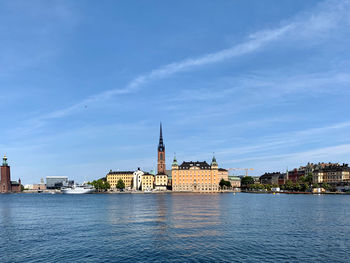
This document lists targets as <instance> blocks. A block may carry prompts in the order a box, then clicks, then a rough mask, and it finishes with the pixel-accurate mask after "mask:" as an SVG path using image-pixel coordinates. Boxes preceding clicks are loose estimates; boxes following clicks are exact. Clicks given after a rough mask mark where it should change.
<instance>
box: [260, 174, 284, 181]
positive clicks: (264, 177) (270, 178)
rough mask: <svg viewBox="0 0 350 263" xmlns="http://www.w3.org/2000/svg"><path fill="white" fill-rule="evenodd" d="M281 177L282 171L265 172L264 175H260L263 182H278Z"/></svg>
mask: <svg viewBox="0 0 350 263" xmlns="http://www.w3.org/2000/svg"><path fill="white" fill-rule="evenodd" d="M280 177H281V173H280V172H275V173H264V174H263V175H262V176H260V178H259V181H260V183H261V184H278V180H279V178H280ZM283 184H284V183H283Z"/></svg>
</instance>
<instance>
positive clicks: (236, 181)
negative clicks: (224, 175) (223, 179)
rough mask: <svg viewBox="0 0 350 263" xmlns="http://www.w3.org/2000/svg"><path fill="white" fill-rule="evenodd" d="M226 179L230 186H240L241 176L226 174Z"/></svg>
mask: <svg viewBox="0 0 350 263" xmlns="http://www.w3.org/2000/svg"><path fill="white" fill-rule="evenodd" d="M228 180H229V181H230V183H231V187H232V188H239V187H241V178H239V176H230V175H229V176H228Z"/></svg>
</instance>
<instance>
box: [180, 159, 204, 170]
mask: <svg viewBox="0 0 350 263" xmlns="http://www.w3.org/2000/svg"><path fill="white" fill-rule="evenodd" d="M191 167H198V168H200V169H211V166H210V165H209V164H208V163H207V162H206V161H204V162H198V161H197V162H192V161H191V162H182V164H181V165H180V166H179V169H183V170H188V169H190V168H191Z"/></svg>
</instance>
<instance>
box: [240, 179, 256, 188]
mask: <svg viewBox="0 0 350 263" xmlns="http://www.w3.org/2000/svg"><path fill="white" fill-rule="evenodd" d="M252 184H254V178H253V177H251V176H244V177H243V178H242V180H241V185H242V186H243V187H247V186H248V185H252Z"/></svg>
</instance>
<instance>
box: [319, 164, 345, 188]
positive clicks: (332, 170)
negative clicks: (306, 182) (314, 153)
mask: <svg viewBox="0 0 350 263" xmlns="http://www.w3.org/2000/svg"><path fill="white" fill-rule="evenodd" d="M312 181H313V183H318V184H319V183H328V184H334V185H337V184H341V183H349V184H350V167H349V166H348V164H343V165H340V164H333V165H327V166H323V167H322V166H320V167H317V168H316V169H315V170H314V172H313V176H312Z"/></svg>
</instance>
